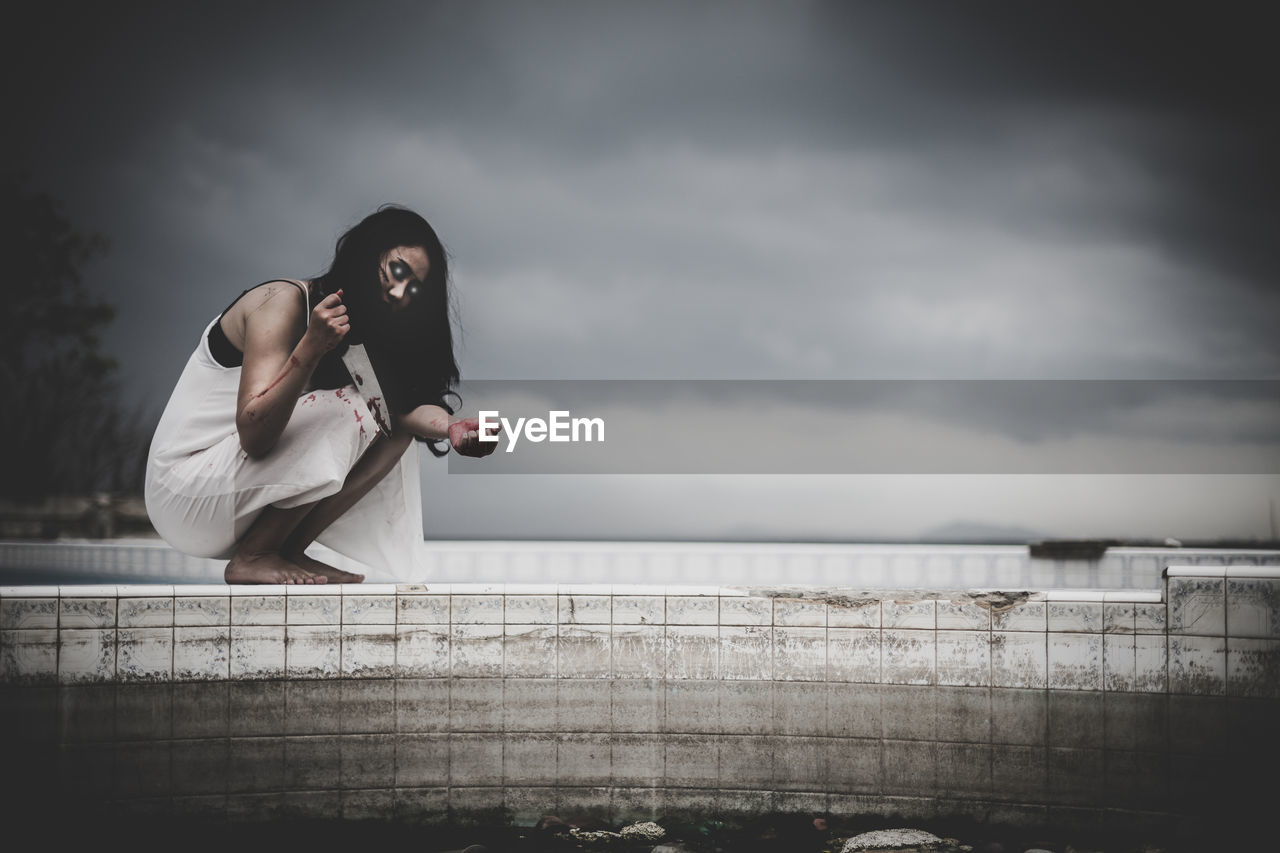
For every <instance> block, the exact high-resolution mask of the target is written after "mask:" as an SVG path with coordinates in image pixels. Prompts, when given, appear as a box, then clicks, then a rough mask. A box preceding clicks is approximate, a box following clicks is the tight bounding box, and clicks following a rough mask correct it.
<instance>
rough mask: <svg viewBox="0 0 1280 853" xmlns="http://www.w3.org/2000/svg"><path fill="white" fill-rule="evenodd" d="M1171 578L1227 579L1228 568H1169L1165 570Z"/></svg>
mask: <svg viewBox="0 0 1280 853" xmlns="http://www.w3.org/2000/svg"><path fill="white" fill-rule="evenodd" d="M1164 573H1165V575H1166V576H1167V577H1169V578H1180V577H1181V578H1185V577H1196V578H1225V577H1226V576H1227V567H1226V566H1169V567H1167V568H1166V569H1165V570H1164Z"/></svg>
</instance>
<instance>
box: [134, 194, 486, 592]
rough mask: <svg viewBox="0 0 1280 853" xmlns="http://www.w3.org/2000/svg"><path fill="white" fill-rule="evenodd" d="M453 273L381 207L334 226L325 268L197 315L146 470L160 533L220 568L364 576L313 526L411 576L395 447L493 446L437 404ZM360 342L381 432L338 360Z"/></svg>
mask: <svg viewBox="0 0 1280 853" xmlns="http://www.w3.org/2000/svg"><path fill="white" fill-rule="evenodd" d="M448 282H449V272H448V258H447V256H446V254H445V251H444V247H443V246H442V245H441V243H440V240H439V238H438V237H437V236H436V234H435V231H434V230H432V228H431V226H430V225H429V224H428V223H427V221H426V220H425V219H423V218H422V217H421V216H419V215H418V214H416V213H414V212H413V211H410V210H407V209H405V208H402V207H397V206H383V207H381V208H379V209H378V211H377V212H376V213H373V214H371V215H370V216H368V217H366V218H365V219H364V220H363V221H361V222H360V223H359V224H358V225H356V226H355V227H354V228H352V229H351V230H350V231H348V232H347V233H346V234H344V235H342V237H341V238H340V239H339V240H338V244H337V248H336V249H335V251H334V258H333V263H332V264H331V265H330V267H329V270H328V271H327V272H325V274H324V275H322V276H320V277H319V278H316V279H312V280H307V281H295V280H291V279H277V280H273V281H268V282H264V283H262V284H260V285H258V286H257V287H254V288H251V289H249V290H246V291H245V292H244V293H242V294H241V295H240V296H239V297H238V298H237V299H236V300H235V301H234V302H233V303H232V304H231V305H230V306H228V308H227V309H226V310H225V311H223V312H222V314H221V315H219V316H218V317H217V318H215V319H214V320H213V322H212V323H210V324H209V326H208V328H206V329H205V333H204V334H203V335H202V336H201V339H200V344H199V346H197V347H196V350H195V352H194V353H193V354H192V355H191V358H190V359H189V360H188V362H187V366H186V368H185V369H184V370H183V373H182V376H181V378H179V380H178V385H177V387H176V388H175V389H174V391H173V395H172V396H171V397H170V399H169V403H168V405H167V406H166V407H165V411H164V414H163V415H162V416H161V418H160V423H159V426H158V427H157V428H156V434H155V437H154V438H153V440H152V443H151V452H150V455H149V457H148V460H147V482H146V502H147V512H148V513H149V515H150V516H151V520H152V523H153V524H154V525H155V528H156V531H157V532H158V533H159V534H160V535H161V536H162V537H164V539H165V540H166V541H167V542H169V544H170V545H172V546H173V547H174V548H176V549H177V550H179V551H182V552H184V553H187V554H191V555H193V556H198V557H219V558H229V562H228V563H227V567H226V571H225V573H224V577H225V579H226V581H227V583H233V584H244V583H285V584H315V583H328V582H338V583H358V582H360V581H362V580H363V579H364V576H363V575H360V574H353V573H350V572H345V571H341V570H339V569H337V568H335V567H333V566H330V565H327V564H325V563H322V562H320V561H319V560H316V559H314V558H312V557H310V556H308V555H307V554H306V553H304V551H305V549H306V548H307V546H309V545H310V544H311V543H312V542H313V541H320V542H322V543H323V544H325V545H327V546H329V547H331V548H333V549H334V550H335V551H337V552H339V553H342V554H345V555H346V556H348V557H351V558H352V559H354V560H358V561H360V562H362V563H364V564H366V565H370V566H373V567H376V568H377V569H378V570H379V571H385V572H386V573H387V574H388V575H389V576H390V577H392V578H396V579H401V580H419V579H421V578H420V574H418V570H419V566H420V562H421V561H420V557H421V555H422V552H423V551H424V544H423V537H422V517H421V495H420V494H419V487H418V470H417V459H416V453H413V452H406V451H409V450H410V446H411V444H412V443H413V439H414V438H417V439H420V440H423V441H427V442H437V441H448V442H449V444H450V445H451V446H452V448H453V449H454V450H455V451H457V452H458V453H461V454H464V455H468V456H485V455H487V454H489V453H491V452H493V450H494V448H495V447H496V444H495V443H492V442H481V441H479V438H478V435H477V432H476V430H477V428H478V426H479V424H478V421H477V419H475V418H466V419H462V418H456V417H453V415H452V409H451V408H449V407H448V406H446V405H445V403H444V397H445V396H446V395H448V394H450V393H451V392H452V388H453V386H454V385H455V384H456V383H457V381H458V367H457V362H456V361H455V360H454V356H453V338H452V333H451V330H450V326H449V315H448V311H449V298H448ZM356 343H364V344H365V345H366V348H367V349H368V351H369V356H370V360H371V361H372V363H373V365H374V368H375V371H376V373H377V377H378V380H379V382H380V384H381V385H382V388H383V392H384V394H385V395H386V397H387V402H388V405H389V407H390V409H391V411H392V418H391V427H392V429H391V434H390V435H389V436H384V435H380V434H379V432H378V429H377V427H376V426H375V421H374V418H373V417H372V415H371V414H370V412H369V410H368V408H367V407H366V406H365V404H364V402H363V401H362V400H361V398H360V396H359V394H358V393H357V392H356V389H355V387H354V386H352V385H351V384H350V383H351V378H350V376H349V374H348V373H347V371H346V369H345V367H344V366H343V364H342V361H341V355H342V353H343V352H345V351H346V349H347V347H348V346H350V345H351V344H356ZM431 449H432V452H433V453H436V454H437V455H442V454H443V452H445V451H437V450H436V447H435V446H434V444H433V445H432V446H431Z"/></svg>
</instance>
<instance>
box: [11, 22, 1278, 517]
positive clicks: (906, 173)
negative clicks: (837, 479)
mask: <svg viewBox="0 0 1280 853" xmlns="http://www.w3.org/2000/svg"><path fill="white" fill-rule="evenodd" d="M23 5H25V6H26V8H25V9H24V10H23V11H24V13H25V14H22V15H17V14H15V19H17V18H22V19H23V20H25V22H26V26H24V27H18V26H14V27H9V28H8V29H7V31H6V35H5V39H6V45H5V47H6V50H5V51H4V55H5V60H4V62H5V66H4V69H3V70H4V76H5V82H4V84H3V85H4V86H5V93H6V104H7V105H9V107H10V109H11V110H12V111H13V114H14V115H15V116H16V117H17V121H16V122H14V123H13V126H12V129H11V130H10V132H8V133H7V134H6V138H5V140H4V145H5V149H4V150H5V160H6V166H9V167H18V168H22V167H26V168H28V169H30V170H31V171H32V173H33V183H34V184H36V185H38V186H40V187H41V188H46V189H49V190H50V191H52V192H53V193H54V194H55V195H58V196H60V197H61V198H63V199H65V201H66V202H67V205H68V208H69V211H70V213H71V214H72V218H73V219H74V220H76V221H77V222H80V223H82V224H83V225H84V227H92V228H94V229H97V230H101V231H103V232H105V233H106V234H107V236H108V237H110V238H111V239H112V244H113V248H112V252H111V254H110V255H109V256H108V257H107V258H106V260H104V261H102V262H100V263H98V264H97V265H95V266H94V267H93V268H92V269H91V270H90V271H89V273H90V274H89V276H88V280H89V283H90V285H91V286H93V287H95V288H96V289H98V290H100V291H101V292H103V293H104V294H105V295H106V296H108V298H110V299H111V300H112V301H114V302H115V303H116V304H117V305H119V306H120V308H121V311H120V315H119V318H118V319H117V321H116V323H115V326H114V327H113V329H112V330H111V333H110V336H109V337H108V343H109V344H110V346H111V347H112V349H113V352H114V353H115V354H117V355H119V356H120V357H121V363H122V367H123V374H124V377H123V378H124V379H125V380H126V383H128V384H129V385H130V387H132V388H134V389H136V390H137V392H138V393H139V394H145V395H147V396H148V397H149V399H150V400H151V402H152V403H153V404H156V405H159V404H160V403H161V402H162V401H163V399H164V396H165V395H166V394H167V392H168V389H169V388H170V387H171V386H172V382H173V380H174V379H175V378H176V376H177V373H178V371H179V370H180V369H181V364H182V361H183V360H184V359H185V358H186V357H187V355H188V354H189V352H190V349H191V347H192V345H193V344H194V343H195V339H196V336H197V335H198V333H199V331H200V329H201V328H203V325H204V324H205V323H207V322H208V321H209V320H210V319H211V318H212V317H213V316H215V315H216V313H217V312H218V311H219V310H221V309H222V308H223V307H224V306H225V305H226V304H227V303H228V302H229V301H230V300H231V299H232V298H233V297H234V296H235V294H236V293H238V292H239V290H240V289H241V288H243V287H247V286H250V285H251V284H253V283H254V282H256V281H260V280H262V279H264V278H267V277H269V276H273V275H291V276H306V275H311V274H314V273H317V272H319V271H320V270H321V269H322V268H323V266H324V264H325V263H326V262H327V260H328V257H329V254H330V253H331V251H332V248H333V240H334V238H336V236H337V235H338V234H339V233H340V232H341V231H342V230H343V229H344V228H345V227H347V226H349V225H351V224H353V221H354V220H355V219H356V218H358V217H359V216H360V215H362V214H363V213H365V212H368V211H369V210H371V209H372V208H373V207H374V206H376V205H377V204H379V203H381V202H385V201H402V202H406V203H409V204H411V205H413V206H415V207H418V208H420V209H421V210H422V211H423V212H424V213H426V214H427V215H428V217H429V218H430V219H432V221H433V222H434V223H435V224H436V226H437V228H438V229H439V230H440V231H441V234H442V236H443V237H444V239H445V241H446V243H447V244H448V245H449V246H450V248H451V249H452V250H453V252H454V256H455V265H454V271H455V276H456V284H457V291H456V293H457V299H458V301H459V303H460V308H461V318H462V327H463V328H462V334H461V335H460V338H459V340H460V345H459V346H460V358H461V362H462V368H463V374H464V377H470V378H484V377H492V378H538V377H545V378H676V379H682V378H683V379H690V378H725V379H731V378H739V379H764V378H772V379H796V378H813V379H836V378H845V379H847V378H955V379H963V378H1135V379H1136V378H1220V379H1225V378H1258V377H1272V378H1274V377H1276V376H1280V346H1278V345H1277V337H1276V335H1275V334H1274V320H1273V319H1272V318H1274V317H1275V316H1277V315H1280V293H1278V292H1277V288H1276V287H1275V286H1274V282H1275V281H1277V273H1280V263H1278V262H1277V258H1276V256H1275V249H1274V240H1273V239H1272V237H1271V234H1270V231H1271V230H1273V228H1274V226H1273V223H1274V222H1275V221H1276V219H1277V217H1276V214H1277V212H1278V211H1277V210H1276V207H1277V199H1280V187H1278V186H1277V182H1278V181H1280V177H1278V175H1280V170H1278V169H1277V168H1276V167H1275V165H1274V151H1276V150H1278V149H1277V142H1280V139H1278V138H1277V118H1276V111H1275V109H1274V104H1275V103H1276V97H1275V96H1276V94H1277V92H1276V91H1275V89H1276V84H1275V82H1274V81H1275V80H1276V79H1278V75H1275V74H1274V73H1272V69H1271V67H1270V66H1271V65H1272V64H1273V63H1272V61H1271V60H1270V59H1269V58H1268V57H1269V55H1270V54H1269V53H1268V52H1267V48H1268V47H1269V46H1268V45H1267V44H1266V41H1267V39H1268V38H1269V33H1270V30H1269V29H1268V28H1267V27H1265V26H1264V25H1263V20H1262V17H1261V12H1260V10H1259V9H1257V8H1255V7H1250V6H1234V5H1228V6H1225V7H1224V6H1221V5H1219V6H1214V7H1213V9H1212V10H1210V9H1208V8H1207V7H1205V6H1203V5H1201V4H1196V5H1189V4H1168V3H1162V4H1158V5H1157V4H1132V5H1119V4H1093V3H1084V4H1082V3H1070V4H1068V3H1044V2H1037V3H1033V4H1031V3H1014V2H1010V3H1000V4H994V3H964V4H958V3H927V4H926V3H912V4H906V3H869V2H864V3H845V2H831V3H742V2H716V3H696V2H695V3H683V2H682V3H674V2H656V0H654V1H653V2H644V3H600V2H572V3H570V2H537V3H524V2H449V3H418V2H380V3H369V4H354V3H336V2H335V3H301V2H290V3H266V4H261V3H250V2H244V1H243V0H232V2H226V3H218V4H197V3H176V4H161V3H125V4H92V5H91V4H61V5H57V4H54V5H50V4H34V3H29V4H23ZM954 412H955V416H956V417H971V420H969V421H966V422H965V423H966V424H970V423H971V424H972V425H974V426H975V428H976V427H981V428H983V429H986V430H987V433H988V434H1000V431H1001V429H1005V430H1008V429H1009V428H1010V425H1009V424H1001V423H992V422H991V421H990V418H987V419H986V420H984V419H983V415H984V413H983V412H982V410H981V409H966V408H965V406H964V405H963V401H960V402H959V403H957V406H956V408H955V410H954ZM1094 414H1096V413H1094ZM1185 414H1186V413H1185V412H1182V413H1181V414H1180V419H1179V420H1178V421H1177V423H1178V424H1189V425H1190V426H1189V427H1188V428H1193V427H1194V418H1191V419H1190V420H1184V419H1181V418H1182V415H1185ZM1168 423H1169V422H1167V421H1165V420H1162V419H1160V418H1158V417H1157V418H1154V419H1153V420H1145V421H1144V420H1141V419H1138V420H1137V421H1133V420H1126V421H1124V422H1123V423H1121V424H1119V425H1118V426H1117V428H1118V429H1119V428H1123V431H1125V432H1126V434H1127V435H1130V436H1132V435H1133V434H1135V432H1138V433H1140V432H1141V431H1142V430H1150V431H1151V434H1152V435H1155V434H1157V433H1158V432H1159V431H1160V430H1161V429H1165V428H1168ZM466 479H471V478H466ZM476 479H482V478H476ZM454 488H456V489H458V490H460V493H461V490H464V489H467V488H475V489H479V488H480V487H479V486H474V485H470V484H464V485H457V486H455V487H454ZM485 488H488V487H487V486H486V487H485ZM520 488H526V489H528V488H533V487H532V486H529V485H527V484H523V483H522V484H521V486H520ZM707 488H710V487H707ZM739 488H740V486H733V485H731V486H729V492H733V491H734V490H735V489H739ZM761 488H762V489H765V490H766V491H767V490H768V489H767V487H764V486H762V487H761ZM823 488H824V489H828V491H826V492H824V493H823V494H822V496H821V497H820V498H819V497H816V496H802V497H801V498H800V499H799V500H798V501H797V502H796V506H797V509H795V510H792V511H790V514H789V515H787V516H786V517H787V518H789V519H791V522H796V520H797V519H799V518H801V517H803V518H805V519H809V520H814V521H813V524H815V525H817V524H819V522H818V521H816V519H826V520H825V521H823V522H821V523H823V524H838V520H837V516H836V515H834V513H836V510H835V509H831V508H829V507H833V506H839V505H840V503H841V495H840V492H839V490H838V489H835V487H832V486H830V485H827V486H824V487H823ZM876 488H880V487H876ZM803 489H804V487H803V486H802V487H800V488H799V491H801V492H803ZM623 491H624V490H622V489H615V490H613V491H612V492H610V493H609V495H608V496H607V497H608V499H606V497H605V496H601V497H599V498H597V499H592V500H582V501H579V503H580V504H581V507H582V508H583V512H587V511H598V510H599V508H600V507H602V506H606V505H609V500H614V501H618V502H619V505H620V506H621V505H625V504H626V503H627V502H626V500H624V499H623V498H622V497H621V493H622V492H623ZM942 491H943V492H945V491H946V489H943V490H942ZM1138 491H1141V490H1140V489H1139V490H1138ZM1229 491H1230V490H1226V491H1222V494H1220V495H1219V496H1218V497H1216V498H1215V499H1214V500H1212V501H1210V503H1213V504H1214V512H1217V513H1218V515H1216V516H1212V518H1214V519H1215V521H1214V522H1205V523H1217V521H1216V520H1221V519H1226V518H1228V517H1232V516H1230V513H1232V512H1237V513H1238V512H1239V506H1238V505H1237V504H1238V501H1237V502H1236V503H1233V500H1234V499H1235V493H1232V495H1233V497H1232V500H1228V499H1226V497H1223V495H1225V494H1226V493H1227V492H1229ZM867 494H868V495H869V497H868V498H867V499H866V501H864V503H863V505H862V506H863V509H864V510H867V511H868V512H870V511H871V510H874V509H875V508H876V507H877V506H878V498H877V497H876V491H875V489H872V490H870V491H869V492H868V493H867ZM953 494H955V495H956V497H955V500H954V501H953V502H958V503H960V504H966V502H967V501H968V500H970V495H968V494H967V493H965V492H964V490H962V489H961V490H957V491H955V492H953ZM1240 494H1243V492H1240ZM986 495H987V498H988V500H989V501H991V502H992V503H991V504H990V505H991V506H993V507H995V506H998V507H1000V509H999V511H1000V512H1006V513H1007V514H1008V518H1007V519H1006V520H1009V521H1010V522H1011V523H1012V521H1014V520H1016V521H1017V522H1018V523H1022V524H1026V525H1029V526H1036V524H1037V522H1036V520H1035V519H1034V518H1032V517H1030V516H1028V515H1026V514H1025V513H1028V512H1030V509H1029V508H1031V507H1034V506H1035V501H1033V500H1027V499H1025V497H1024V499H1022V500H1020V501H1014V502H1012V503H1009V502H1003V503H1002V501H1004V498H1003V497H998V496H995V492H994V491H993V490H988V491H987V492H986ZM475 496H476V497H477V498H479V497H482V495H481V493H480V492H477V493H476V495H475ZM514 500H515V499H514V498H512V499H511V500H509V501H508V503H509V504H510V505H511V506H514V505H515V504H514V503H512V501H514ZM904 500H905V499H904ZM1241 500H1243V499H1241ZM1248 500H1249V501H1250V502H1253V503H1256V502H1257V495H1256V494H1254V495H1252V496H1250V497H1249V498H1248ZM1086 503H1088V504H1089V505H1090V506H1095V505H1096V506H1098V507H1102V506H1104V505H1105V501H1102V500H1095V499H1093V498H1090V499H1089V501H1087V502H1086ZM642 504H643V501H639V502H638V503H637V506H639V507H640V508H641V509H643V506H642ZM459 505H461V506H465V505H467V501H466V500H461V501H460V502H459ZM540 505H543V506H547V505H551V504H550V503H549V502H546V501H542V502H541V504H540ZM577 505H578V504H575V506H577ZM966 505H967V504H966ZM1138 505H1142V506H1146V505H1147V504H1145V503H1143V502H1140V501H1136V500H1133V499H1132V494H1131V495H1130V496H1129V499H1127V503H1126V506H1138ZM903 506H912V507H914V504H913V503H912V502H911V500H906V503H904V504H903ZM1044 506H1045V507H1046V508H1048V507H1051V506H1054V507H1058V508H1059V509H1061V508H1062V507H1063V502H1062V501H1057V502H1055V501H1051V500H1046V501H1045V502H1044ZM922 507H923V504H922ZM633 508H634V507H633ZM868 508H870V509H868ZM740 510H741V507H740V506H737V505H735V503H734V502H732V501H730V502H729V503H727V504H726V505H725V506H724V507H723V508H721V509H720V513H721V515H722V516H723V518H721V522H723V523H724V524H734V523H740V521H738V522H735V521H734V520H733V514H734V512H735V511H740ZM840 511H842V512H843V511H844V510H840ZM993 511H994V510H993ZM1152 511H1153V512H1155V511H1156V510H1152ZM1168 511H1169V512H1173V511H1174V510H1172V509H1170V510H1168ZM459 512H461V510H459ZM904 512H905V511H904ZM911 512H914V509H912V510H911ZM921 512H922V514H923V515H928V513H929V512H932V513H933V516H932V518H933V519H934V520H942V521H945V520H946V517H942V518H941V519H939V516H940V514H941V515H942V516H945V515H946V512H947V510H946V509H945V502H943V503H936V502H935V503H934V504H933V505H931V509H929V510H928V511H926V510H925V509H924V508H922V509H921ZM1045 512H1046V514H1051V513H1052V511H1051V510H1049V509H1046V510H1045ZM1178 512H1183V513H1184V516H1183V517H1188V516H1189V515H1192V514H1196V513H1200V515H1201V516H1203V517H1204V518H1210V517H1211V516H1210V514H1208V513H1206V512H1205V507H1204V506H1203V505H1194V506H1191V507H1190V509H1180V510H1178ZM824 513H833V514H832V515H829V516H828V515H824ZM1020 513H1023V514H1021V515H1020ZM908 514H909V513H908ZM1068 514H1069V513H1064V514H1061V515H1058V516H1054V517H1055V518H1058V517H1062V518H1065V517H1067V515H1068ZM686 515H687V514H686ZM923 515H922V517H923ZM446 516H447V519H446ZM455 516H456V513H455ZM455 516H448V515H447V512H446V515H442V516H440V518H442V519H446V520H447V522H448V523H449V524H461V525H462V526H463V527H462V528H461V529H470V528H466V524H467V523H469V522H467V520H466V519H465V518H463V517H455ZM867 517H868V518H870V517H871V516H867ZM904 517H905V516H904ZM1197 517H1200V516H1197ZM1239 517H1240V518H1243V517H1244V515H1239ZM530 519H531V520H528V521H527V522H526V523H527V524H529V525H531V526H535V527H536V525H537V524H538V523H539V522H538V520H537V517H535V516H530ZM877 519H878V520H877V522H876V523H878V524H891V523H898V522H895V521H894V520H893V519H892V518H890V517H888V516H886V515H885V514H884V513H883V512H881V513H880V515H879V516H877ZM760 520H761V521H762V522H763V519H760ZM680 521H682V522H684V523H692V522H687V520H685V519H683V518H682V519H680ZM721 522H717V523H721ZM441 523H444V522H443V521H442V522H441ZM671 523H675V522H671ZM708 523H710V522H708ZM796 523H798V522H796ZM904 523H905V522H904ZM1081 523H1084V522H1081ZM1224 523H1225V522H1224ZM1240 523H1241V524H1243V523H1244V522H1240ZM481 526H483V525H481ZM784 526H785V525H784ZM623 527H625V524H624V525H623ZM815 529H816V528H815Z"/></svg>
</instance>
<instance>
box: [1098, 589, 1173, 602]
mask: <svg viewBox="0 0 1280 853" xmlns="http://www.w3.org/2000/svg"><path fill="white" fill-rule="evenodd" d="M1102 600H1103V601H1128V602H1132V603H1134V604H1161V603H1163V602H1164V591H1163V590H1159V589H1152V590H1145V589H1109V590H1107V591H1106V592H1105V593H1103V596H1102Z"/></svg>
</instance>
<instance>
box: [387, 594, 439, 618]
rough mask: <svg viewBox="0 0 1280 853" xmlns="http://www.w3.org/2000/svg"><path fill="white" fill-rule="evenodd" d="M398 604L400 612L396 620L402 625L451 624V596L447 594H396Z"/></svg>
mask: <svg viewBox="0 0 1280 853" xmlns="http://www.w3.org/2000/svg"><path fill="white" fill-rule="evenodd" d="M396 606H397V607H398V608H399V609H400V612H399V613H398V614H397V615H396V621H397V622H398V623H399V624H402V625H447V624H449V596H447V595H417V594H414V595H407V594H405V593H401V594H400V595H397V596H396Z"/></svg>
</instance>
